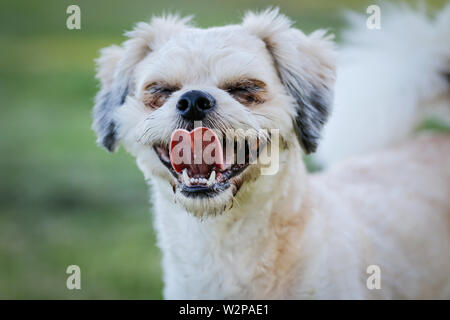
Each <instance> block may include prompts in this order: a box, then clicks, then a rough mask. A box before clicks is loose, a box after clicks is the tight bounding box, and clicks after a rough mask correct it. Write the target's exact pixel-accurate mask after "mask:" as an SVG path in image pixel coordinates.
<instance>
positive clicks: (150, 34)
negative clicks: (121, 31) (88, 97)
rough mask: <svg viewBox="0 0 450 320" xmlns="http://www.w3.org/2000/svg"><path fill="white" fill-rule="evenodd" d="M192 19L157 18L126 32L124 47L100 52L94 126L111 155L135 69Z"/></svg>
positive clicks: (130, 91)
mask: <svg viewBox="0 0 450 320" xmlns="http://www.w3.org/2000/svg"><path fill="white" fill-rule="evenodd" d="M190 20H191V17H184V18H180V17H178V16H171V15H170V16H165V17H156V18H153V19H152V20H151V21H150V23H145V22H140V23H138V24H137V25H136V27H135V28H134V29H133V30H132V31H130V32H127V33H125V35H126V36H127V37H128V38H129V39H128V40H126V41H125V42H123V43H122V45H121V46H110V47H107V48H104V49H102V50H101V51H100V57H99V58H98V59H97V60H96V63H97V75H96V77H97V78H98V79H99V80H100V91H99V92H98V94H97V96H96V98H95V106H94V111H93V118H94V122H93V125H92V128H93V129H94V131H95V132H96V134H97V143H98V144H99V145H101V146H103V147H104V148H106V149H107V150H108V151H111V152H112V151H114V150H115V149H116V148H117V146H118V142H119V141H118V136H117V124H116V123H115V121H114V111H115V110H116V109H117V108H118V107H120V106H121V105H123V104H124V103H125V101H126V98H127V96H128V95H130V94H132V93H133V89H134V79H133V73H134V68H135V66H136V65H137V64H138V63H139V62H140V61H141V60H142V59H144V58H145V57H146V56H147V55H148V54H149V52H150V51H151V50H154V49H155V48H156V47H158V46H160V45H161V44H162V43H164V42H165V41H167V40H168V39H170V37H171V36H172V35H174V34H177V33H179V32H180V31H181V30H182V29H183V28H185V27H187V26H188V24H189V22H190Z"/></svg>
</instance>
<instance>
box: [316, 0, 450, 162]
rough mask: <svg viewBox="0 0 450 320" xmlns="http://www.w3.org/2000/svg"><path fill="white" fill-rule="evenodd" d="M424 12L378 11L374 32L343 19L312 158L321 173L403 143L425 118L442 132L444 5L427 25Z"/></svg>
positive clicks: (445, 112) (356, 18)
mask: <svg viewBox="0 0 450 320" xmlns="http://www.w3.org/2000/svg"><path fill="white" fill-rule="evenodd" d="M424 10H425V8H421V10H420V11H415V10H413V9H411V8H410V7H408V6H406V5H404V6H399V7H392V6H388V5H385V6H383V7H382V8H381V29H380V30H377V29H373V30H370V29H368V28H366V19H367V16H363V15H357V14H349V21H350V22H351V26H352V27H351V29H348V30H347V32H345V33H344V37H343V38H344V41H343V44H342V45H341V47H340V48H339V64H338V76H337V81H336V87H335V103H334V108H333V115H332V117H331V118H330V121H328V123H327V124H326V125H325V129H324V133H323V139H322V141H321V143H320V146H319V150H318V152H317V159H318V160H319V161H321V162H322V164H323V165H330V164H332V163H335V162H338V161H339V160H343V159H345V158H347V157H349V156H352V155H356V154H363V153H366V152H368V151H375V150H381V149H383V148H386V147H389V146H392V145H395V144H397V143H400V142H404V141H405V140H406V139H408V138H409V137H410V136H411V134H412V133H413V132H414V130H415V129H416V128H417V126H418V125H419V124H420V122H421V121H423V120H424V118H425V117H426V116H427V115H429V114H430V113H431V114H433V113H437V115H438V116H439V117H440V119H444V118H443V117H445V121H448V123H449V124H450V121H449V120H450V117H449V116H450V107H449V99H448V98H445V99H444V100H442V98H441V99H440V100H439V98H440V97H441V96H442V95H445V94H448V82H447V81H448V80H446V79H445V77H443V76H442V74H443V72H447V73H448V72H449V71H450V66H449V57H450V44H449V41H450V22H449V21H450V5H447V6H446V7H445V8H443V9H442V11H441V12H439V13H437V15H436V17H435V18H433V19H431V18H427V17H426V14H425V12H424ZM436 98H437V99H438V100H437V101H433V99H436ZM424 101H425V102H426V103H424ZM442 105H444V106H442Z"/></svg>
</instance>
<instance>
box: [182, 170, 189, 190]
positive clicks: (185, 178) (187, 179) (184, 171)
mask: <svg viewBox="0 0 450 320" xmlns="http://www.w3.org/2000/svg"><path fill="white" fill-rule="evenodd" d="M183 180H184V183H185V184H186V185H188V186H190V185H191V183H190V179H189V175H188V173H187V169H184V170H183Z"/></svg>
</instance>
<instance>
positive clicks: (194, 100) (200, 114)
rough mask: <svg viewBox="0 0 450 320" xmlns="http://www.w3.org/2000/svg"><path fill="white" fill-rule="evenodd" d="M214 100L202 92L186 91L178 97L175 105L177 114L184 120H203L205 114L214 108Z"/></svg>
mask: <svg viewBox="0 0 450 320" xmlns="http://www.w3.org/2000/svg"><path fill="white" fill-rule="evenodd" d="M215 104H216V100H214V98H213V97H212V96H211V95H210V94H208V93H206V92H202V91H198V90H192V91H188V92H186V93H185V94H183V95H182V96H181V97H180V100H178V103H177V110H178V113H179V114H180V115H181V116H182V117H183V118H185V119H186V120H191V121H195V120H203V118H204V117H205V116H206V114H207V113H208V112H209V111H211V110H212V108H214V106H215Z"/></svg>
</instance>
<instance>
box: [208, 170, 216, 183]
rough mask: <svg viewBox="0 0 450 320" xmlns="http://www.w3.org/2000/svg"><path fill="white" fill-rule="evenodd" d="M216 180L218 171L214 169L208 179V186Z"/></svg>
mask: <svg viewBox="0 0 450 320" xmlns="http://www.w3.org/2000/svg"><path fill="white" fill-rule="evenodd" d="M215 181H216V171H214V170H213V171H212V172H211V175H210V176H209V179H208V182H207V184H208V186H212V185H213V184H214V182H215Z"/></svg>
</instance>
